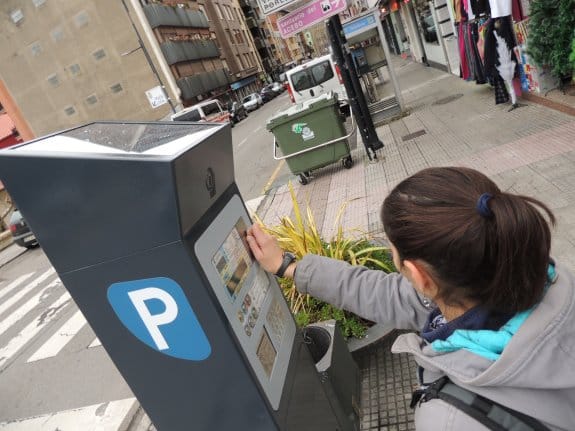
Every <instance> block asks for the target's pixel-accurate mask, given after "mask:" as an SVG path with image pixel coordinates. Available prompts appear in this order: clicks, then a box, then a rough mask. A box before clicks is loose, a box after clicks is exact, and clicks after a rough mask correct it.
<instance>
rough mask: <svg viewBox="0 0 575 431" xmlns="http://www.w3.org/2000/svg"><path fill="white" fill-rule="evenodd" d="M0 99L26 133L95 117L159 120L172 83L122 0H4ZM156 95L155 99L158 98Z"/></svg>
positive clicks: (167, 109) (0, 9) (40, 132)
mask: <svg viewBox="0 0 575 431" xmlns="http://www.w3.org/2000/svg"><path fill="white" fill-rule="evenodd" d="M0 12H1V18H0V19H1V26H0V104H2V105H3V106H4V108H5V109H6V112H7V113H8V115H10V117H11V118H12V120H13V121H14V123H15V125H16V127H17V129H18V130H19V131H20V133H21V135H22V137H23V138H24V139H30V138H32V137H34V136H40V135H44V134H47V133H50V132H54V131H56V130H60V129H63V128H67V127H72V126H75V125H78V124H82V123H85V122H89V121H94V120H102V119H105V120H157V119H160V118H163V117H165V116H166V115H169V114H170V112H171V107H170V104H169V103H164V104H160V105H156V106H152V104H151V102H150V98H149V94H150V93H148V94H147V93H146V92H149V91H151V90H152V91H154V90H157V89H158V87H160V88H161V87H162V86H165V87H166V91H167V93H168V95H169V96H170V98H171V100H172V102H174V101H175V100H176V99H177V97H178V96H177V94H174V92H173V91H172V90H171V87H170V86H169V85H168V82H167V77H166V76H165V74H164V73H163V70H162V65H161V64H160V61H159V60H158V59H155V58H152V59H148V58H146V55H145V54H146V52H145V50H144V49H143V48H144V47H143V45H142V44H141V43H140V39H139V37H138V34H137V33H136V31H135V28H134V27H133V26H132V24H131V21H130V16H129V15H128V14H127V11H126V9H125V8H124V4H123V2H122V1H120V0H81V1H80V0H78V1H67V0H2V2H0ZM156 100H157V99H156Z"/></svg>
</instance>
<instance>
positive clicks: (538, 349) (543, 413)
mask: <svg viewBox="0 0 575 431" xmlns="http://www.w3.org/2000/svg"><path fill="white" fill-rule="evenodd" d="M555 270H556V275H557V277H556V281H555V283H553V284H552V285H551V286H550V287H549V288H548V289H547V292H546V294H545V296H544V297H543V300H542V301H541V302H540V303H539V304H538V305H537V306H536V307H535V308H534V309H533V310H532V311H531V313H530V314H529V315H528V316H524V317H525V318H524V321H522V322H521V324H520V325H519V326H518V328H517V330H516V332H515V333H514V334H512V335H511V336H510V337H509V339H508V340H507V342H506V345H505V346H504V348H503V349H502V351H501V353H500V354H499V355H498V357H497V358H495V357H493V358H491V359H488V356H486V355H481V354H478V353H479V352H475V353H473V352H472V351H470V350H466V349H460V350H456V351H449V349H447V350H446V351H437V350H435V349H434V348H433V347H432V346H431V345H429V344H427V343H426V342H424V341H423V340H422V339H421V338H420V337H418V336H417V335H415V334H407V335H402V336H400V337H399V338H398V339H397V341H396V342H395V343H394V345H393V348H392V351H393V352H409V353H412V354H413V355H414V357H415V360H416V362H417V363H418V364H419V365H420V366H422V367H423V368H424V369H425V370H426V371H428V372H431V373H437V375H438V377H439V376H440V375H448V376H449V377H450V378H451V379H452V380H453V381H454V382H455V383H456V384H459V385H461V386H463V387H466V388H467V389H469V390H472V391H474V392H477V393H479V394H481V395H483V396H485V397H487V398H490V399H492V400H494V401H497V402H500V403H502V404H504V405H507V406H509V407H511V408H514V409H516V410H519V411H521V412H524V413H526V414H528V415H533V416H535V417H537V418H539V419H541V420H543V421H544V422H547V423H549V424H553V425H554V426H557V427H559V428H560V429H572V428H573V426H574V424H575V409H574V408H573V406H575V279H574V277H573V275H572V274H570V272H569V271H567V270H566V268H565V267H563V266H562V265H560V264H557V265H556V267H555ZM520 314H521V313H520ZM475 341H478V342H479V343H481V341H480V340H475ZM485 348H487V349H488V350H489V349H490V346H485ZM493 359H494V360H493Z"/></svg>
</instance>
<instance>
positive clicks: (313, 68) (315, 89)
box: [286, 55, 347, 103]
mask: <svg viewBox="0 0 575 431" xmlns="http://www.w3.org/2000/svg"><path fill="white" fill-rule="evenodd" d="M286 80H287V88H288V91H289V95H290V98H291V101H292V102H293V103H301V102H303V101H304V100H307V99H311V98H312V97H317V96H320V95H322V94H325V93H329V92H330V91H333V92H335V93H337V95H338V98H339V100H340V101H347V93H346V92H345V87H344V86H343V81H342V79H341V74H340V72H339V67H338V66H337V65H336V64H335V62H334V61H333V59H332V57H331V55H324V56H322V57H318V58H315V59H313V60H310V61H308V62H307V63H304V64H301V65H299V66H296V67H294V68H293V69H290V70H288V71H287V72H286Z"/></svg>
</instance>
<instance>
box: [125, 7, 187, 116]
mask: <svg viewBox="0 0 575 431" xmlns="http://www.w3.org/2000/svg"><path fill="white" fill-rule="evenodd" d="M122 5H124V9H126V13H127V14H128V19H129V20H130V24H132V28H133V29H134V32H135V33H136V37H137V38H138V44H139V45H140V48H141V50H142V52H143V53H144V56H145V57H146V61H147V62H148V64H149V65H150V69H152V73H153V74H154V75H155V76H156V79H157V80H158V82H159V83H160V86H161V87H162V91H163V92H164V93H165V94H166V98H167V99H168V103H169V104H170V108H171V109H172V112H173V113H174V114H175V113H176V107H175V106H174V104H173V103H172V99H171V98H170V95H169V94H168V92H167V91H166V87H165V86H164V82H163V81H162V78H160V74H159V73H158V70H157V69H156V66H154V62H153V61H152V58H151V57H150V54H149V53H148V50H147V49H146V46H145V45H144V41H143V40H142V38H141V37H140V32H139V31H138V29H137V28H136V25H135V24H134V21H133V20H132V15H131V14H130V9H128V6H127V5H126V2H125V0H122Z"/></svg>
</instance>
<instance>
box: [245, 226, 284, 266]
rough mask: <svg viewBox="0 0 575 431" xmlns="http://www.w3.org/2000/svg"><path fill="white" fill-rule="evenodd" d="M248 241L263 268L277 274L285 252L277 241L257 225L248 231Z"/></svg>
mask: <svg viewBox="0 0 575 431" xmlns="http://www.w3.org/2000/svg"><path fill="white" fill-rule="evenodd" d="M246 240H247V241H248V244H249V246H250V249H251V250H252V253H253V254H254V257H255V258H256V260H257V261H258V262H259V264H260V265H261V266H262V268H263V269H265V270H266V271H267V272H271V273H272V274H275V273H276V272H277V270H278V269H279V268H280V266H281V264H282V261H283V250H282V249H281V247H280V246H279V244H278V242H277V241H276V239H275V238H274V237H273V236H271V235H269V234H267V233H265V232H264V231H263V229H262V228H261V227H260V226H259V225H258V224H257V223H256V224H254V225H253V226H252V227H250V228H249V229H248V231H247V236H246Z"/></svg>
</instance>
